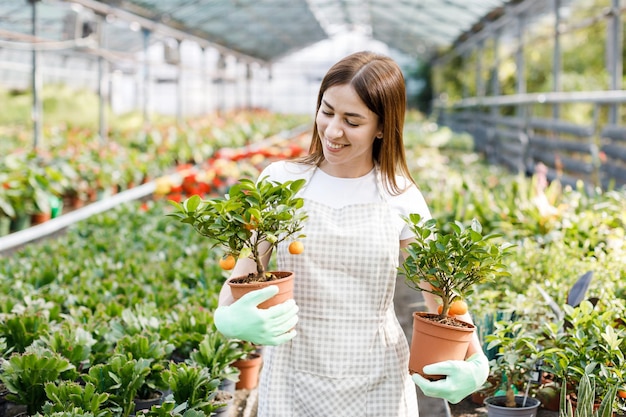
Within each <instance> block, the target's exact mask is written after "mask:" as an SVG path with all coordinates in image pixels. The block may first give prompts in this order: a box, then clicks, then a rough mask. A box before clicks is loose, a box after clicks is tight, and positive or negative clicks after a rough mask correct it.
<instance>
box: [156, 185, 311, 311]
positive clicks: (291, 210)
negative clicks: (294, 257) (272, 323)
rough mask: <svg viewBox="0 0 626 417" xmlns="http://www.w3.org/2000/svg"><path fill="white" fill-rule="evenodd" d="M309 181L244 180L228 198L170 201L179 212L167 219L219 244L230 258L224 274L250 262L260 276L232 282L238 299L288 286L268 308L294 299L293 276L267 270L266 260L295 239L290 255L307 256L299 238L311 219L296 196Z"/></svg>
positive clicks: (224, 260) (225, 260) (223, 261)
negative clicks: (269, 287) (264, 289)
mask: <svg viewBox="0 0 626 417" xmlns="http://www.w3.org/2000/svg"><path fill="white" fill-rule="evenodd" d="M304 183H305V180H303V179H300V180H295V181H287V182H284V183H279V182H274V181H270V180H269V179H267V177H265V178H261V179H260V180H259V181H257V182H254V181H252V180H250V179H242V180H240V181H238V182H237V183H236V184H234V185H232V186H231V188H230V189H229V191H228V193H227V194H226V195H225V196H224V197H216V198H211V199H206V200H203V199H201V198H200V197H199V196H198V195H194V196H192V197H189V198H188V199H186V200H185V201H183V202H181V203H177V202H175V201H170V202H171V204H173V205H174V207H175V211H174V212H172V213H170V214H168V215H169V216H173V217H176V218H178V219H179V220H180V221H181V222H183V223H187V224H190V225H192V226H193V228H194V229H195V230H196V231H197V232H198V233H200V234H201V235H202V236H205V237H208V238H209V239H210V240H212V241H213V242H214V243H215V245H221V246H222V248H223V249H224V250H225V252H226V254H225V255H224V257H223V258H222V259H221V260H220V265H221V266H222V267H223V268H224V269H232V268H233V267H234V265H235V262H234V260H235V259H236V258H250V259H251V260H253V261H254V263H255V265H256V272H255V273H251V274H248V275H247V276H239V277H231V278H229V280H228V285H229V286H230V287H231V291H232V293H233V297H234V299H235V300H237V299H239V298H240V297H241V296H243V295H244V294H245V293H246V292H248V291H251V290H257V289H260V288H262V287H264V286H267V285H279V288H280V287H281V286H283V285H284V286H285V288H281V289H280V290H279V293H278V294H276V295H275V296H274V297H273V298H272V299H270V300H268V301H266V302H264V303H261V304H260V305H259V307H260V308H267V307H270V306H271V305H274V304H276V303H281V302H283V301H285V300H287V299H289V298H291V297H292V292H293V272H291V271H266V270H265V265H264V260H266V257H267V256H268V254H269V253H270V252H271V251H272V249H273V248H275V247H276V246H278V244H279V243H281V242H283V241H287V240H292V242H291V243H290V252H291V253H299V252H301V251H302V246H301V242H299V241H298V240H297V239H300V238H303V237H304V235H303V234H302V233H300V231H301V230H302V228H303V223H304V221H305V220H306V219H307V215H306V213H305V212H304V211H303V210H302V207H303V206H304V200H303V199H302V198H300V197H298V196H297V193H298V191H299V190H300V189H301V188H302V187H303V186H304Z"/></svg>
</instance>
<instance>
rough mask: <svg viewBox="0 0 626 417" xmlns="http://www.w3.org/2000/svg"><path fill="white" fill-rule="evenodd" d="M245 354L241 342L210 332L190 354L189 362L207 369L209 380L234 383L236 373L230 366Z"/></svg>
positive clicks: (245, 351)
mask: <svg viewBox="0 0 626 417" xmlns="http://www.w3.org/2000/svg"><path fill="white" fill-rule="evenodd" d="M246 354H247V349H245V348H244V347H243V346H242V342H241V341H237V340H230V339H227V338H225V337H224V336H223V335H222V334H221V333H219V332H212V333H209V334H207V335H206V336H205V338H204V339H203V340H202V342H200V345H199V346H198V349H197V350H195V351H193V352H191V355H190V362H191V363H192V364H196V365H198V366H204V367H205V368H207V369H208V370H209V373H210V375H211V379H213V378H217V379H219V380H220V381H223V380H225V379H226V380H231V381H235V382H236V380H237V375H238V371H237V369H236V368H235V367H233V366H232V364H233V362H235V361H236V360H239V359H242V358H244V357H245V356H246Z"/></svg>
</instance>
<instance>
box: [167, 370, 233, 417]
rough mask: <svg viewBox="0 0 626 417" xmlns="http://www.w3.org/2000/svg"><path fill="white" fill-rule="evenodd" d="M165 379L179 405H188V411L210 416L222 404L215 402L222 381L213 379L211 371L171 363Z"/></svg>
mask: <svg viewBox="0 0 626 417" xmlns="http://www.w3.org/2000/svg"><path fill="white" fill-rule="evenodd" d="M163 379H164V380H166V381H167V383H168V385H169V387H170V389H171V390H172V394H171V395H172V398H173V399H174V401H175V402H176V404H177V405H180V404H186V407H187V409H188V410H198V411H202V412H205V413H207V414H208V415H210V414H211V413H212V412H214V411H215V410H217V409H218V408H219V407H220V406H221V405H222V404H220V403H218V402H215V401H213V400H214V398H215V396H216V395H217V392H218V387H219V385H220V380H219V379H217V378H211V373H210V371H209V369H207V368H205V367H201V366H198V365H190V364H186V363H184V362H181V363H174V362H171V363H170V366H169V368H168V369H166V370H165V371H164V372H163Z"/></svg>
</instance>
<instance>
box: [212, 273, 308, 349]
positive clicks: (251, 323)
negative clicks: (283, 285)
mask: <svg viewBox="0 0 626 417" xmlns="http://www.w3.org/2000/svg"><path fill="white" fill-rule="evenodd" d="M277 293H278V287H277V286H275V285H270V286H269V287H267V288H263V289H260V290H256V291H252V292H250V293H248V294H246V295H244V296H243V297H241V298H240V299H239V300H237V301H235V302H234V303H232V304H230V305H228V306H219V307H218V308H217V309H216V310H215V313H214V315H213V322H214V323H215V327H216V328H217V330H218V331H219V332H220V333H222V334H223V335H224V336H226V337H227V338H229V339H240V340H245V341H248V342H252V343H254V344H256V345H266V346H275V345H280V344H283V343H285V342H287V341H289V340H291V339H293V338H294V337H295V336H296V330H295V329H294V327H295V325H296V323H297V322H298V305H297V304H296V302H295V300H293V299H290V300H287V301H285V302H283V303H281V304H278V305H275V306H273V307H270V308H267V309H261V308H258V305H259V304H261V303H262V302H264V301H266V300H269V299H270V298H272V297H273V296H274V295H276V294H277Z"/></svg>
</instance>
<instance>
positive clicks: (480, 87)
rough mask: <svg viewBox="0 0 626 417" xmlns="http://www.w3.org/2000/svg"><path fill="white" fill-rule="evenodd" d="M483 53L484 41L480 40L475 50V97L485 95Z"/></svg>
mask: <svg viewBox="0 0 626 417" xmlns="http://www.w3.org/2000/svg"><path fill="white" fill-rule="evenodd" d="M484 53H485V41H484V40H481V41H480V42H479V43H478V47H477V48H476V97H483V96H484V95H485V80H484V78H483V57H484Z"/></svg>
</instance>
